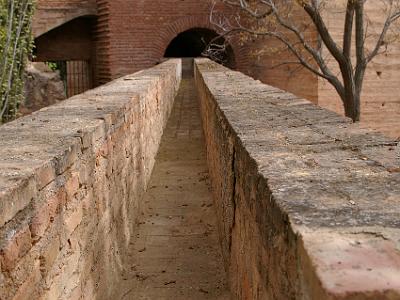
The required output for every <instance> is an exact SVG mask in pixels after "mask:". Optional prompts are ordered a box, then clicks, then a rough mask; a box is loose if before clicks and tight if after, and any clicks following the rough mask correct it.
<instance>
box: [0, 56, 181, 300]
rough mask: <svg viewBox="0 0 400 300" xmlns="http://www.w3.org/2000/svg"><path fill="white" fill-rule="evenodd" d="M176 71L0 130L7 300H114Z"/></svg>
mask: <svg viewBox="0 0 400 300" xmlns="http://www.w3.org/2000/svg"><path fill="white" fill-rule="evenodd" d="M180 69H181V64H180V61H178V60H172V61H168V62H166V63H163V64H161V65H159V66H157V67H154V68H152V69H149V70H146V71H143V72H141V73H138V74H134V75H129V76H126V77H124V78H121V79H119V80H117V81H114V82H111V83H109V84H107V85H106V86H102V87H100V88H97V89H94V90H91V91H88V92H86V93H84V94H81V95H78V96H75V97H73V98H70V99H69V100H66V101H64V102H62V103H60V104H57V105H54V106H50V107H48V108H45V109H42V110H40V111H38V112H36V113H33V114H32V115H30V116H26V117H23V118H20V119H18V120H16V121H14V122H11V123H8V124H6V125H3V126H2V127H1V130H0V139H1V141H2V144H1V147H0V153H1V156H0V157H1V158H0V265H1V272H0V282H1V284H0V298H1V299H4V300H5V299H59V298H60V299H79V298H80V297H81V296H82V297H84V298H85V299H110V298H111V297H112V295H113V291H114V290H115V289H117V288H118V285H117V284H116V283H117V282H118V281H119V280H122V279H121V277H120V276H121V275H122V274H123V273H124V266H125V265H124V254H125V249H127V247H128V246H129V243H130V240H131V237H132V235H133V234H134V231H135V222H136V218H137V216H138V214H139V213H140V207H141V196H142V194H143V192H144V191H145V189H146V185H147V182H148V180H149V177H150V173H151V171H152V168H153V164H154V157H155V155H156V152H157V149H158V145H159V141H160V138H161V135H162V131H163V127H164V125H165V123H166V121H167V118H168V115H169V112H170V110H171V107H172V104H173V99H174V96H175V93H176V91H177V88H178V86H179V82H180V73H181V72H180Z"/></svg>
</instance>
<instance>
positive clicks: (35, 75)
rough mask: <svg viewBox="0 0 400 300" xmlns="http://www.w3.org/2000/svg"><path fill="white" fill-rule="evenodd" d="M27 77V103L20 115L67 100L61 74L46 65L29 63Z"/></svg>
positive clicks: (21, 108) (22, 107)
mask: <svg viewBox="0 0 400 300" xmlns="http://www.w3.org/2000/svg"><path fill="white" fill-rule="evenodd" d="M25 76H26V79H25V102H24V103H23V105H22V106H21V107H20V109H19V113H22V114H24V115H25V114H28V113H31V112H34V111H37V110H39V109H41V108H43V107H46V106H49V105H52V104H55V103H58V102H60V101H62V100H65V99H66V95H65V87H64V83H63V82H62V80H61V78H60V74H59V73H58V72H54V71H52V70H51V69H50V68H49V67H47V66H46V65H45V64H44V63H29V64H28V66H27V69H26V75H25Z"/></svg>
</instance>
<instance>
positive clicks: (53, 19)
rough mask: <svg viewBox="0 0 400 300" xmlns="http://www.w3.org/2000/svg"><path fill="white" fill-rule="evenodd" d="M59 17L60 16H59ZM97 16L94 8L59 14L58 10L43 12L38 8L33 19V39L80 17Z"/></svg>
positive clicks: (66, 11) (71, 10)
mask: <svg viewBox="0 0 400 300" xmlns="http://www.w3.org/2000/svg"><path fill="white" fill-rule="evenodd" d="M60 15H61V16H60ZM96 15H97V9H96V8H95V7H85V8H78V9H67V10H65V11H63V12H62V13H60V10H58V9H54V10H44V9H43V11H41V10H40V8H39V9H38V11H37V12H36V13H35V15H34V18H33V25H32V32H33V36H34V38H38V37H39V36H42V35H43V34H45V33H47V32H49V31H51V30H53V29H55V28H57V27H60V26H62V25H64V24H66V23H68V22H70V21H72V20H74V19H77V18H80V17H92V16H96Z"/></svg>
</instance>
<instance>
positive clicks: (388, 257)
mask: <svg viewBox="0 0 400 300" xmlns="http://www.w3.org/2000/svg"><path fill="white" fill-rule="evenodd" d="M195 74H196V85H197V90H198V92H199V96H200V98H201V100H200V106H201V111H202V118H203V128H204V133H205V138H206V145H207V156H208V165H209V172H210V177H211V182H212V187H213V193H214V200H215V206H216V208H217V215H218V218H217V219H218V221H219V231H220V237H221V245H222V250H223V256H224V259H225V266H226V269H227V270H228V273H229V277H230V278H229V279H230V285H231V291H232V294H233V298H234V299H260V300H261V299H327V300H329V299H352V300H355V299H358V300H360V299H363V300H366V299H371V300H372V299H382V300H383V299H400V223H399V220H400V198H399V195H400V176H399V170H400V169H399V167H400V160H399V157H400V156H399V155H400V146H399V143H398V142H397V141H394V140H390V139H388V138H385V137H384V136H382V135H381V134H376V133H373V132H371V131H368V130H364V129H361V128H359V127H358V126H357V125H354V124H352V123H351V122H350V120H348V119H346V118H343V117H341V116H339V115H337V114H335V113H333V112H330V111H328V110H324V109H321V108H319V107H318V106H315V105H313V104H311V103H310V102H309V101H307V100H304V99H301V98H298V97H296V96H294V95H293V94H289V93H287V92H284V91H282V90H279V89H277V88H274V87H271V86H268V85H264V84H261V83H260V82H259V81H255V80H253V79H251V78H250V77H248V76H245V75H243V74H241V73H238V72H234V71H231V70H229V69H226V68H224V67H222V66H220V65H217V64H215V63H213V62H211V61H209V60H206V59H197V60H196V73H195Z"/></svg>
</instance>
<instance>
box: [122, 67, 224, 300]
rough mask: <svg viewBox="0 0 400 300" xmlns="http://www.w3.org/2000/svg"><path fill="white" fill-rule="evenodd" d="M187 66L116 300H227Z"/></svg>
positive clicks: (191, 78)
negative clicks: (130, 275) (128, 275)
mask: <svg viewBox="0 0 400 300" xmlns="http://www.w3.org/2000/svg"><path fill="white" fill-rule="evenodd" d="M189 63H190V61H188V60H184V71H183V79H182V83H181V86H180V90H179V92H178V95H177V97H176V99H175V104H174V107H173V110H172V114H171V117H170V119H169V121H168V124H167V128H166V130H165V132H164V136H163V138H162V141H161V146H160V150H159V153H158V156H157V158H156V163H155V167H154V171H153V174H152V178H151V180H150V184H149V189H148V192H147V193H146V195H145V198H144V214H143V216H142V221H141V223H140V225H139V229H138V233H137V237H136V241H135V242H134V243H133V245H132V251H131V255H130V256H131V258H132V265H131V268H132V269H133V271H134V273H135V274H136V275H135V276H134V277H133V278H127V279H126V280H125V281H124V282H123V284H122V288H123V290H122V289H121V297H120V299H174V300H176V299H221V300H222V299H224V300H225V299H229V293H228V288H227V285H226V276H225V271H224V267H223V263H222V256H221V253H220V246H219V242H218V236H217V234H218V232H217V228H216V216H215V211H214V207H213V201H212V196H211V192H210V190H209V184H208V171H207V165H206V156H205V145H204V139H203V134H202V130H201V121H200V112H199V105H198V100H197V95H196V92H195V88H194V79H193V70H192V69H191V68H190V65H189Z"/></svg>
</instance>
